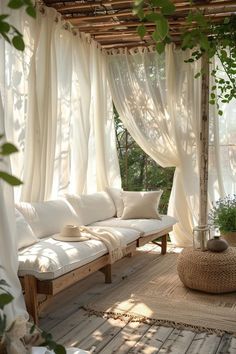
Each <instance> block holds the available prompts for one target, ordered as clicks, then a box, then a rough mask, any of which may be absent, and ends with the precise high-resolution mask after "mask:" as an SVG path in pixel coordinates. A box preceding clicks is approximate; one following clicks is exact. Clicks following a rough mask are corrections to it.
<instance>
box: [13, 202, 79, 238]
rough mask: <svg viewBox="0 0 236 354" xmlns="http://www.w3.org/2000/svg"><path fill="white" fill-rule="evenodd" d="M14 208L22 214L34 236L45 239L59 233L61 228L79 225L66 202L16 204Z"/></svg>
mask: <svg viewBox="0 0 236 354" xmlns="http://www.w3.org/2000/svg"><path fill="white" fill-rule="evenodd" d="M16 208H17V209H18V210H19V211H20V212H21V213H22V214H23V216H24V218H25V220H26V221H27V222H28V223H29V225H30V226H31V228H32V230H33V231H34V234H35V235H36V236H37V237H39V238H42V237H46V236H50V235H52V234H56V233H58V232H60V231H61V230H62V228H63V226H65V225H68V224H72V225H79V219H78V217H77V215H76V214H75V212H74V210H73V209H72V208H71V206H70V204H69V203H67V201H66V200H51V201H47V202H39V203H24V202H22V203H18V204H16Z"/></svg>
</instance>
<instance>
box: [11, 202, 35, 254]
mask: <svg viewBox="0 0 236 354" xmlns="http://www.w3.org/2000/svg"><path fill="white" fill-rule="evenodd" d="M15 216H16V232H17V246H18V250H19V249H20V248H23V247H27V246H31V245H33V244H34V243H36V242H38V241H39V240H38V239H37V237H36V236H35V235H34V232H33V230H32V229H31V227H30V225H29V224H28V223H27V222H26V220H25V218H24V216H23V215H22V214H21V213H20V212H19V211H18V210H17V209H15Z"/></svg>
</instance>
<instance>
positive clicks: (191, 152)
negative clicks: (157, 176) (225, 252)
mask: <svg viewBox="0 0 236 354" xmlns="http://www.w3.org/2000/svg"><path fill="white" fill-rule="evenodd" d="M187 58H189V53H188V52H183V51H181V50H174V47H173V46H168V47H167V48H166V52H165V54H163V55H158V54H157V53H156V52H155V51H153V50H152V48H149V49H142V48H138V49H135V50H131V51H130V52H128V51H127V50H119V51H114V50H113V51H111V52H110V55H109V56H108V60H107V63H108V72H109V74H108V77H109V83H110V86H111V91H112V96H113V100H114V102H115V105H116V108H117V110H118V112H119V114H120V116H121V119H122V120H123V122H124V124H125V126H126V127H127V129H128V130H129V132H130V133H131V135H132V136H133V138H134V139H135V140H136V142H137V143H138V144H139V145H140V146H141V147H142V148H143V150H144V151H145V152H146V153H147V154H149V155H150V156H151V157H152V158H153V159H154V160H155V161H156V162H157V163H158V164H160V165H161V166H163V167H168V166H175V167H176V170H175V175H174V181H173V188H172V192H171V197H170V202H169V209H168V213H169V214H170V215H173V216H175V217H176V218H177V219H178V221H179V223H178V224H177V225H176V226H175V227H174V233H173V234H172V241H173V242H174V243H175V244H176V245H180V246H189V245H191V244H192V227H193V225H194V224H197V223H198V210H199V171H198V166H199V165H198V158H199V153H198V151H199V128H200V119H201V115H200V101H201V81H200V80H199V79H198V80H196V79H194V75H195V73H197V72H198V71H199V70H200V65H201V63H200V62H197V63H194V64H189V63H188V64H187V63H185V62H184V60H185V59H187ZM211 122H212V123H211V125H212V127H214V128H212V132H213V130H214V132H215V133H214V138H213V135H212V139H214V144H218V142H217V139H216V137H217V136H219V134H220V135H221V133H222V130H221V131H220V132H219V130H217V124H218V123H219V122H218V120H217V118H216V116H215V115H212V116H211ZM220 124H221V125H222V127H223V126H224V127H225V125H224V124H223V123H220ZM231 125H232V124H230V126H228V128H229V129H230V128H231ZM212 134H213V133H212ZM227 151H228V150H227ZM216 152H217V149H216V148H215V149H214V154H213V153H212V154H213V155H214V156H216V155H215V154H216ZM213 155H212V156H211V161H210V166H212V164H214V161H213V158H212V157H213ZM229 159H230V161H231V162H230V163H228V162H227V164H228V167H229V166H230V167H229V170H231V174H232V161H233V158H232V156H230V155H229V154H228V155H227V161H229ZM234 159H235V155H234ZM218 162H219V160H218ZM219 163H220V162H219ZM234 163H235V160H234ZM214 166H215V164H214ZM214 171H216V169H214ZM217 173H218V174H219V169H217ZM234 173H235V172H234ZM211 174H212V176H210V184H211V181H212V178H215V179H216V173H213V169H212V170H211ZM213 175H214V176H213ZM217 179H218V176H217ZM232 182H233V180H232V178H231V182H230V184H231V191H232V188H235V179H234V182H233V183H234V187H232V185H233V184H232ZM228 190H230V189H228ZM210 191H211V197H210V200H213V198H214V193H215V188H214V184H211V188H210Z"/></svg>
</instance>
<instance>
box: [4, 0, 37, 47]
mask: <svg viewBox="0 0 236 354" xmlns="http://www.w3.org/2000/svg"><path fill="white" fill-rule="evenodd" d="M8 7H9V8H10V9H20V8H21V7H25V11H26V12H27V14H28V15H29V16H31V17H33V18H35V17H36V10H35V7H34V5H33V3H32V1H31V0H10V1H9V2H8ZM8 18H9V15H7V14H2V15H0V35H1V36H2V37H3V39H5V40H6V41H7V42H8V43H9V44H12V45H13V46H14V47H15V48H16V49H17V50H20V51H23V50H24V49H25V43H24V40H23V35H22V34H21V33H20V32H19V31H18V30H17V29H16V28H15V27H14V26H13V25H11V24H10V23H9V22H8Z"/></svg>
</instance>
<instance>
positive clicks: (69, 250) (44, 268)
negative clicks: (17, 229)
mask: <svg viewBox="0 0 236 354" xmlns="http://www.w3.org/2000/svg"><path fill="white" fill-rule="evenodd" d="M93 229H94V230H96V228H93ZM105 229H108V230H111V228H109V227H105ZM112 232H114V233H115V234H116V235H119V236H120V238H121V241H122V245H123V246H126V245H127V244H129V243H131V242H133V241H135V240H137V239H138V238H139V235H140V232H139V231H136V230H132V229H126V228H120V229H119V228H112ZM106 253H107V248H106V246H105V245H104V244H103V243H102V242H101V241H97V240H88V241H84V242H62V241H56V240H54V239H53V238H46V239H41V240H40V242H38V243H37V244H35V245H33V246H30V247H27V248H25V249H23V250H21V251H19V256H18V259H19V271H18V274H19V275H20V276H23V275H25V274H31V275H34V276H35V277H36V278H38V279H41V280H46V279H55V278H57V277H59V276H61V275H63V274H65V273H67V272H70V271H72V270H74V269H76V268H78V267H81V266H83V265H85V264H87V263H89V262H92V261H93V260H95V259H97V258H99V257H101V256H103V255H104V254H106Z"/></svg>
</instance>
